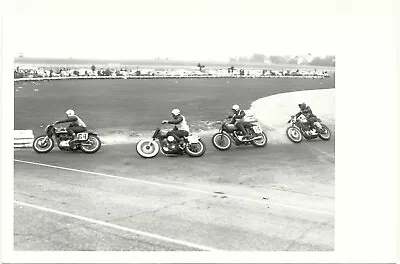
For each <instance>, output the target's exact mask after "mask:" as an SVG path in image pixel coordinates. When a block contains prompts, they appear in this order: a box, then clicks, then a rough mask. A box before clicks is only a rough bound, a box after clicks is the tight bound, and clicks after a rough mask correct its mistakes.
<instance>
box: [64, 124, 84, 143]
mask: <svg viewBox="0 0 400 264" xmlns="http://www.w3.org/2000/svg"><path fill="white" fill-rule="evenodd" d="M69 129H70V130H72V133H73V134H72V136H73V137H74V138H73V139H72V140H71V142H73V141H76V140H78V139H77V137H76V135H77V134H78V133H81V132H85V131H86V130H87V129H86V127H80V126H73V127H69ZM67 130H68V129H67Z"/></svg>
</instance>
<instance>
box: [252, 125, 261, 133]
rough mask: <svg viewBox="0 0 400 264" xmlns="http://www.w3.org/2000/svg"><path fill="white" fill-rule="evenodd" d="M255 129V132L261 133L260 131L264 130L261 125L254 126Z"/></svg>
mask: <svg viewBox="0 0 400 264" xmlns="http://www.w3.org/2000/svg"><path fill="white" fill-rule="evenodd" d="M253 130H254V132H255V133H256V134H260V133H261V132H262V129H261V127H259V126H253Z"/></svg>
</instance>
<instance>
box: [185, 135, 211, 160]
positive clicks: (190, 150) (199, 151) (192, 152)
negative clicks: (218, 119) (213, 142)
mask: <svg viewBox="0 0 400 264" xmlns="http://www.w3.org/2000/svg"><path fill="white" fill-rule="evenodd" d="M194 145H196V149H195V148H194ZM185 152H186V154H188V155H189V156H190V157H194V158H197V157H201V156H203V155H204V153H205V152H206V144H204V142H203V140H201V139H199V142H198V143H192V144H188V145H187V146H186V148H185Z"/></svg>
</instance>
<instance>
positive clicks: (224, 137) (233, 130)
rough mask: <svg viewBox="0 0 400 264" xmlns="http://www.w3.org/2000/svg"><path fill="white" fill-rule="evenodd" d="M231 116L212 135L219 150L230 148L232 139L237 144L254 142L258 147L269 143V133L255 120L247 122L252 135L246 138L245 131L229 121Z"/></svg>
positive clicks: (246, 127)
mask: <svg viewBox="0 0 400 264" xmlns="http://www.w3.org/2000/svg"><path fill="white" fill-rule="evenodd" d="M231 118H232V117H231V116H228V117H227V118H225V120H224V121H222V122H221V128H220V129H219V131H218V132H217V133H216V134H214V135H213V136H212V138H211V141H212V143H213V145H214V147H216V148H217V149H219V150H228V149H229V148H230V147H231V146H232V141H233V143H234V144H235V145H236V146H240V145H250V144H252V145H253V146H256V147H264V146H265V145H266V144H267V142H268V138H267V135H266V134H265V133H264V131H263V130H262V128H261V126H259V125H258V124H256V123H255V121H251V122H247V124H246V125H244V128H245V129H246V130H247V132H248V133H249V135H250V138H249V139H246V138H243V132H242V131H241V130H240V129H239V128H238V127H237V126H236V125H235V124H230V122H228V120H230V119H231Z"/></svg>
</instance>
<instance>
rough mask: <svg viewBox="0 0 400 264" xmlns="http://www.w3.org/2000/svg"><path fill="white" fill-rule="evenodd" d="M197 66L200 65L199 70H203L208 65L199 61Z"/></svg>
mask: <svg viewBox="0 0 400 264" xmlns="http://www.w3.org/2000/svg"><path fill="white" fill-rule="evenodd" d="M197 67H199V71H201V72H202V71H203V70H204V68H205V67H206V66H204V65H201V63H198V64H197Z"/></svg>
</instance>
